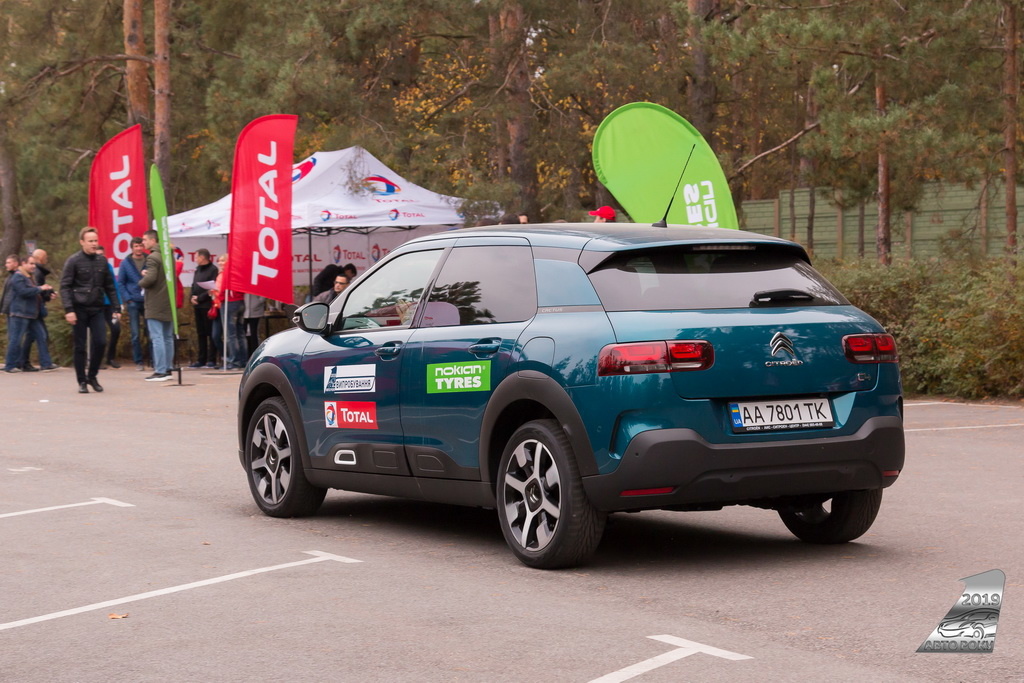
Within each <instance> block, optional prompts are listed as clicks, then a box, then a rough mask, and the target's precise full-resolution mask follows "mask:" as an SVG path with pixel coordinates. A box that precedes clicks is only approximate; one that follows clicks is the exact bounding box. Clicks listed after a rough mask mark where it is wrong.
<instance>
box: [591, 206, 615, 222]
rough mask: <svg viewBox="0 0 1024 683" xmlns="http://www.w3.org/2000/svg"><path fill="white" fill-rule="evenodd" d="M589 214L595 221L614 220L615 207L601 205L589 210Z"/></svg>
mask: <svg viewBox="0 0 1024 683" xmlns="http://www.w3.org/2000/svg"><path fill="white" fill-rule="evenodd" d="M590 215H591V216H594V222H595V223H607V222H608V221H612V222H614V221H615V209H613V208H612V207H610V206H602V207H600V208H599V209H595V210H593V211H591V212H590Z"/></svg>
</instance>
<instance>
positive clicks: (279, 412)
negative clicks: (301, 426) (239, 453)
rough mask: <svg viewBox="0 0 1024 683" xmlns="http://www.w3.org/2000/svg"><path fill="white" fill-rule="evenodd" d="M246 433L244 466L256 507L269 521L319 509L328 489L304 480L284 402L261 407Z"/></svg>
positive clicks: (271, 401)
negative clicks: (272, 518)
mask: <svg viewBox="0 0 1024 683" xmlns="http://www.w3.org/2000/svg"><path fill="white" fill-rule="evenodd" d="M245 433H246V442H245V464H246V469H247V470H248V474H249V490H250V491H251V492H252V497H253V500H255V501H256V505H258V506H259V508H260V509H261V510H263V512H264V513H266V514H268V515H270V516H271V517H305V516H307V515H312V514H314V513H315V512H316V511H317V510H318V509H320V504H321V503H323V502H324V496H325V495H327V489H322V488H319V487H317V486H313V485H312V484H310V483H309V481H308V480H307V479H306V473H305V471H304V470H303V468H302V456H301V454H300V453H299V446H298V441H297V440H296V431H295V423H294V421H293V420H292V418H291V414H290V413H289V412H288V406H287V405H286V404H285V402H284V400H283V399H281V398H280V397H277V396H275V397H273V398H268V399H267V400H265V401H264V402H263V403H261V404H260V405H259V407H258V408H256V412H255V413H253V415H252V417H251V418H250V419H249V426H248V427H247V428H246V432H245Z"/></svg>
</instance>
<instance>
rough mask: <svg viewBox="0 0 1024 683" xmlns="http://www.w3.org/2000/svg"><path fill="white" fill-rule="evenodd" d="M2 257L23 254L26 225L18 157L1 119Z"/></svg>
mask: <svg viewBox="0 0 1024 683" xmlns="http://www.w3.org/2000/svg"><path fill="white" fill-rule="evenodd" d="M0 222H2V225H3V237H2V238H0V257H3V258H6V257H7V255H8V254H20V253H21V239H22V237H23V236H24V234H25V225H24V224H23V223H22V222H21V202H20V201H19V199H18V174H17V157H16V156H15V152H14V148H13V147H12V146H11V143H10V140H9V139H8V137H7V122H6V121H3V120H2V119H0Z"/></svg>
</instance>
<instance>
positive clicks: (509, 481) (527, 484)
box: [496, 420, 606, 569]
mask: <svg viewBox="0 0 1024 683" xmlns="http://www.w3.org/2000/svg"><path fill="white" fill-rule="evenodd" d="M496 488H497V499H498V518H499V520H500V522H501V531H502V533H503V534H504V536H505V541H506V542H507V543H508V545H509V547H510V548H511V549H512V552H513V553H515V555H516V557H517V558H519V560H520V561H521V562H522V563H523V564H525V565H527V566H529V567H534V568H537V569H558V568H562V567H572V566H576V565H578V564H580V563H581V562H583V561H584V560H586V559H587V558H588V557H590V555H591V554H592V553H593V552H594V550H595V549H596V548H597V546H598V544H599V543H600V542H601V534H602V533H603V532H604V523H605V518H606V515H605V513H603V512H600V511H598V510H597V509H595V508H594V506H593V505H591V504H590V500H589V499H588V498H587V495H586V492H585V491H584V490H583V482H582V481H581V480H580V475H579V469H578V468H577V466H576V460H575V458H574V457H573V454H572V447H571V446H570V445H569V439H568V438H567V437H566V435H565V432H563V431H562V428H561V427H560V426H559V425H558V423H557V422H556V421H555V420H534V421H532V422H528V423H526V424H524V425H523V426H522V427H520V428H519V429H517V430H516V432H515V433H514V434H513V435H512V438H511V439H509V441H508V444H507V445H506V447H505V451H504V453H503V454H502V456H501V463H500V465H499V467H498V480H497V487H496Z"/></svg>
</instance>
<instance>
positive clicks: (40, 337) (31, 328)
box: [4, 256, 53, 372]
mask: <svg viewBox="0 0 1024 683" xmlns="http://www.w3.org/2000/svg"><path fill="white" fill-rule="evenodd" d="M35 270H36V265H35V262H34V261H33V260H32V257H31V256H30V257H28V258H25V259H24V260H23V261H22V262H21V264H20V265H19V267H18V269H17V270H16V271H14V273H12V274H11V277H10V278H9V279H10V297H11V300H10V317H8V319H7V325H8V330H9V331H10V339H11V343H10V345H9V346H8V347H7V358H6V359H5V364H4V370H5V371H6V372H18V371H19V370H22V369H23V368H21V367H19V366H20V365H21V363H22V362H23V361H22V358H23V357H24V356H23V355H22V342H23V340H24V339H26V338H32V337H34V338H35V339H36V341H37V342H38V344H39V364H40V365H41V366H43V367H51V366H53V362H52V361H51V360H50V350H49V348H48V347H47V345H46V335H45V334H43V333H42V332H41V331H40V330H39V327H40V326H41V325H42V324H43V322H42V309H43V296H44V295H45V294H46V293H48V292H52V291H53V287H51V286H50V285H43V286H41V287H40V286H39V285H37V284H35V280H34V277H33V276H34V274H35Z"/></svg>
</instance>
